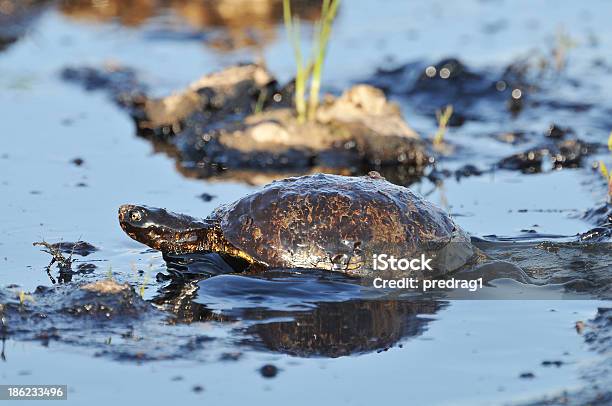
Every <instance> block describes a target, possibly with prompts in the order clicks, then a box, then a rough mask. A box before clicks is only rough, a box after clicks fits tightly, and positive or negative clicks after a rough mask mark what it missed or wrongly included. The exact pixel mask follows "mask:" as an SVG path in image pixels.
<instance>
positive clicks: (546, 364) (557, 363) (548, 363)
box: [542, 360, 564, 368]
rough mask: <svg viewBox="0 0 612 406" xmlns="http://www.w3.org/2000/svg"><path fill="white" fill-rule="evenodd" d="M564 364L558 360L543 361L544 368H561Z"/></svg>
mask: <svg viewBox="0 0 612 406" xmlns="http://www.w3.org/2000/svg"><path fill="white" fill-rule="evenodd" d="M563 364H564V362H563V361H558V360H555V361H542V366H543V367H552V366H554V367H557V368H559V367H561V366H562V365H563Z"/></svg>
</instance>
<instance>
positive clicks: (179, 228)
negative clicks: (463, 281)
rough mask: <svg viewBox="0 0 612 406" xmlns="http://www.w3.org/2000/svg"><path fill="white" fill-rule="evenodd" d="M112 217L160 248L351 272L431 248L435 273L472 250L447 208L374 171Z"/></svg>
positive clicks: (367, 272) (128, 209)
mask: <svg viewBox="0 0 612 406" xmlns="http://www.w3.org/2000/svg"><path fill="white" fill-rule="evenodd" d="M119 222H120V224H121V227H122V228H123V230H124V231H125V232H126V233H127V234H128V235H129V236H130V237H131V238H133V239H135V240H136V241H139V242H141V243H143V244H146V245H148V246H149V247H151V248H154V249H156V250H159V251H162V252H166V253H178V254H181V253H192V252H199V251H212V252H217V253H219V254H222V255H225V256H229V257H234V258H241V259H243V260H245V261H246V262H247V263H248V264H251V265H254V266H256V267H257V266H262V267H265V268H310V269H313V268H318V269H326V270H334V271H340V272H344V273H347V274H349V275H355V276H371V275H373V274H374V269H373V265H374V264H373V257H374V255H377V254H378V255H381V254H387V255H388V256H391V255H393V256H394V257H395V258H398V259H399V258H420V256H421V254H424V255H425V256H426V257H430V258H431V257H432V258H433V260H432V261H433V264H434V267H433V268H434V271H433V272H432V271H428V270H427V269H425V270H426V271H428V272H429V273H427V275H434V276H435V275H439V274H443V273H446V272H449V271H452V270H455V269H457V268H459V267H461V266H463V265H464V264H465V263H466V262H467V261H468V260H469V259H470V258H472V257H473V256H474V253H475V249H474V248H473V247H472V245H471V243H470V239H469V237H468V236H467V234H466V233H465V232H464V231H463V230H461V229H460V228H459V227H458V226H457V225H456V224H455V222H454V221H453V220H452V219H451V218H450V217H449V215H448V214H447V213H445V212H444V211H443V210H441V209H440V208H438V207H436V206H434V205H433V204H432V203H430V202H428V201H427V200H425V199H423V198H422V197H420V196H419V195H417V194H415V193H413V192H412V191H410V190H409V189H408V188H406V187H402V186H398V185H395V184H392V183H390V182H388V181H387V180H385V179H384V178H383V177H381V176H380V175H379V174H378V173H377V172H371V173H370V174H368V175H367V176H362V177H350V176H339V175H328V174H315V175H308V176H301V177H292V178H287V179H283V180H278V181H275V182H272V183H270V184H268V185H266V186H264V187H263V188H262V189H261V190H259V191H257V192H254V193H251V194H249V195H247V196H245V197H243V198H241V199H239V200H237V201H236V202H234V203H231V204H228V205H223V206H221V207H219V208H217V209H216V210H215V211H214V212H213V213H212V214H211V215H209V216H208V217H207V218H206V219H196V218H193V217H190V216H186V215H182V214H175V213H171V212H168V211H166V210H165V209H158V208H151V207H146V206H136V205H123V206H121V207H120V208H119ZM378 268H379V270H380V268H381V267H380V266H379V267H378ZM410 273H411V274H415V272H413V271H410Z"/></svg>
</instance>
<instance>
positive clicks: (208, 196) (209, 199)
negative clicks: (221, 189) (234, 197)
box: [198, 193, 217, 202]
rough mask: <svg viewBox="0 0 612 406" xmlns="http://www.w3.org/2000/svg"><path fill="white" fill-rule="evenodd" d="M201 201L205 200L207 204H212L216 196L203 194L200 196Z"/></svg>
mask: <svg viewBox="0 0 612 406" xmlns="http://www.w3.org/2000/svg"><path fill="white" fill-rule="evenodd" d="M198 197H199V198H200V199H202V200H204V201H205V202H210V201H212V200H213V199H214V198H215V197H217V196H214V195H211V194H208V193H202V194H201V195H200V196H198Z"/></svg>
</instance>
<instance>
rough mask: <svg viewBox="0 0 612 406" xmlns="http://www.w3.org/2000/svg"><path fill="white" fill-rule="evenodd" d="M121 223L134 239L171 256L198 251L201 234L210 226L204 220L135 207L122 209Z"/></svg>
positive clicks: (126, 205) (146, 207) (153, 208)
mask: <svg viewBox="0 0 612 406" xmlns="http://www.w3.org/2000/svg"><path fill="white" fill-rule="evenodd" d="M119 224H120V225H121V228H122V229H123V231H125V232H126V234H127V235H129V236H130V237H131V238H133V239H134V240H136V241H138V242H141V243H143V244H145V245H148V246H149V247H151V248H153V249H156V250H159V251H162V252H172V253H188V252H194V251H196V250H197V245H198V243H199V235H200V231H201V230H202V229H205V228H207V227H208V225H207V223H205V222H204V221H202V220H199V219H196V218H193V217H190V216H186V215H183V214H177V213H172V212H169V211H167V210H166V209H160V208H156V207H148V206H138V205H133V204H124V205H123V206H121V207H119Z"/></svg>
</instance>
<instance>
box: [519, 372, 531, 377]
mask: <svg viewBox="0 0 612 406" xmlns="http://www.w3.org/2000/svg"><path fill="white" fill-rule="evenodd" d="M519 378H521V379H533V378H535V374H534V373H533V372H523V373H522V374H520V375H519Z"/></svg>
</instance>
